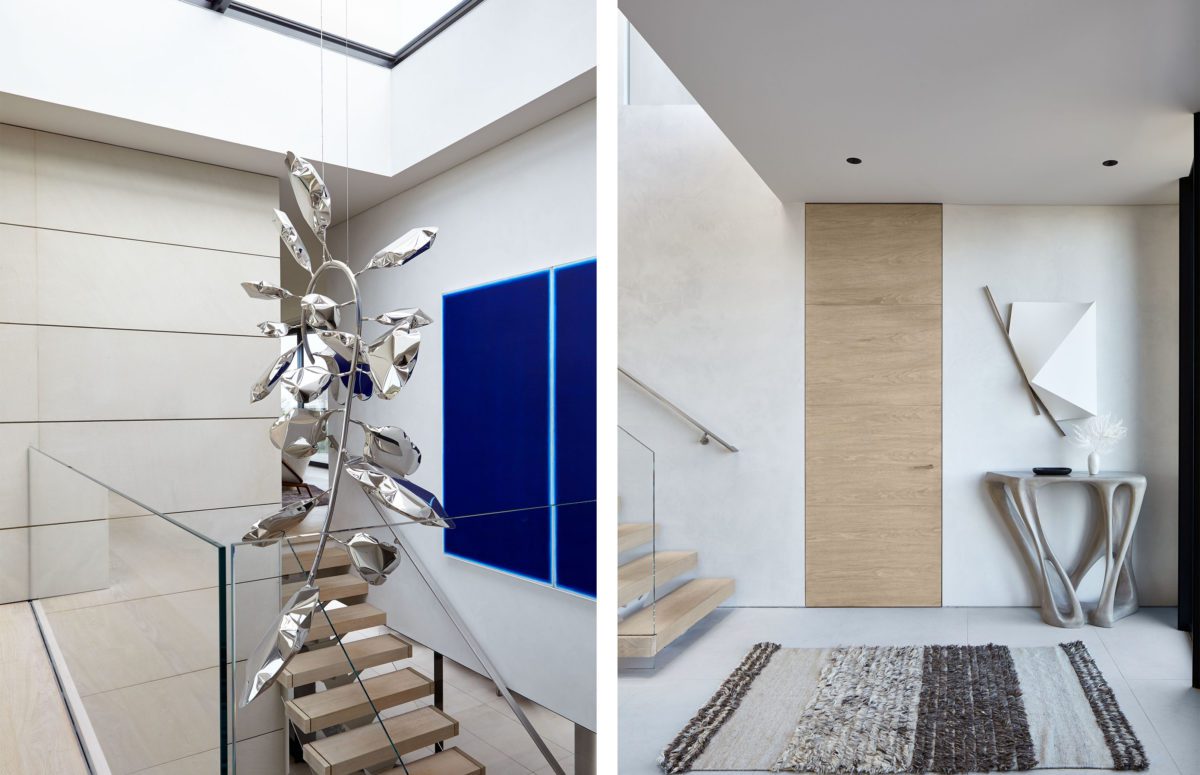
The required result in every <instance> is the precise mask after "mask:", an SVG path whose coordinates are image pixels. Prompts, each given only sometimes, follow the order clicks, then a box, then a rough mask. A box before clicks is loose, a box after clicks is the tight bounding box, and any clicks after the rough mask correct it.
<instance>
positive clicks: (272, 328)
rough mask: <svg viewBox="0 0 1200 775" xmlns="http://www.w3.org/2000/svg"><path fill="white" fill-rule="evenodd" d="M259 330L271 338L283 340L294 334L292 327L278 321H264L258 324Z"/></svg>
mask: <svg viewBox="0 0 1200 775" xmlns="http://www.w3.org/2000/svg"><path fill="white" fill-rule="evenodd" d="M258 330H259V331H262V332H263V334H265V335H266V336H271V337H274V338H276V339H282V338H283V337H285V336H287V335H288V334H290V333H292V327H291V326H289V325H288V324H287V323H280V322H279V321H276V320H264V321H263V322H261V323H259V324H258Z"/></svg>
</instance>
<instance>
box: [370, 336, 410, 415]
mask: <svg viewBox="0 0 1200 775" xmlns="http://www.w3.org/2000/svg"><path fill="white" fill-rule="evenodd" d="M420 350H421V333H420V332H419V331H401V330H400V329H399V328H398V327H397V328H394V329H392V330H391V331H389V332H387V333H386V334H384V335H383V336H382V337H380V338H379V339H377V340H375V341H374V342H372V343H371V344H370V345H369V346H368V347H367V366H368V367H369V368H370V370H371V381H372V382H374V383H375V392H376V393H377V394H378V395H379V397H380V398H383V399H392V398H395V397H396V394H398V393H399V392H400V388H402V387H404V386H405V385H406V384H408V379H409V377H411V376H412V372H413V369H414V368H416V366H417V353H418V352H420Z"/></svg>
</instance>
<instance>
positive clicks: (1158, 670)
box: [1096, 608, 1192, 680]
mask: <svg viewBox="0 0 1200 775" xmlns="http://www.w3.org/2000/svg"><path fill="white" fill-rule="evenodd" d="M1177 617H1178V614H1177V613H1176V609H1174V608H1143V609H1141V610H1140V611H1138V613H1137V615H1135V616H1130V617H1127V618H1125V619H1121V620H1120V621H1118V622H1117V623H1116V624H1114V625H1113V626H1112V628H1111V629H1103V628H1096V630H1097V632H1098V633H1099V635H1100V639H1101V640H1102V641H1104V646H1105V648H1107V649H1108V653H1109V654H1112V656H1113V659H1115V660H1116V662H1117V665H1118V666H1120V668H1121V673H1122V674H1123V675H1124V676H1125V677H1126V678H1128V679H1130V680H1132V679H1135V678H1175V679H1179V680H1190V679H1191V675H1192V648H1191V643H1190V639H1189V637H1188V634H1187V633H1185V632H1182V631H1180V630H1177V629H1175V623H1176V621H1177Z"/></svg>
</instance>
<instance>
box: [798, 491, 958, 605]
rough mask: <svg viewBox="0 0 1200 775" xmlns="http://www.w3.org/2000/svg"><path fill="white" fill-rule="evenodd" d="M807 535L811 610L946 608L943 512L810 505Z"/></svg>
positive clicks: (807, 514) (806, 574) (806, 570)
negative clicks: (834, 607) (858, 607)
mask: <svg viewBox="0 0 1200 775" xmlns="http://www.w3.org/2000/svg"><path fill="white" fill-rule="evenodd" d="M805 532H806V533H807V534H808V540H807V545H808V549H807V552H806V556H805V560H804V564H805V576H806V579H807V590H806V595H805V597H806V600H805V602H806V603H807V604H808V605H810V606H864V607H892V606H940V605H941V604H942V520H941V513H940V511H938V510H933V509H913V508H910V507H907V506H884V505H875V506H858V505H840V506H832V505H820V506H818V505H814V504H810V505H809V507H808V509H807V511H806V513H805Z"/></svg>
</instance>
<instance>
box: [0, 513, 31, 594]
mask: <svg viewBox="0 0 1200 775" xmlns="http://www.w3.org/2000/svg"><path fill="white" fill-rule="evenodd" d="M28 599H29V528H27V527H10V528H0V603H12V602H14V601H16V600H28Z"/></svg>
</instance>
